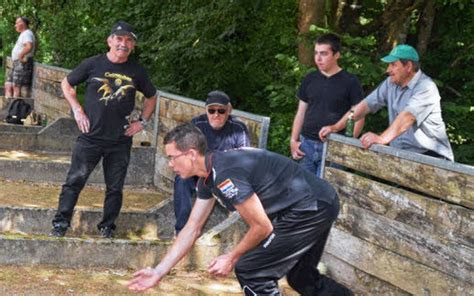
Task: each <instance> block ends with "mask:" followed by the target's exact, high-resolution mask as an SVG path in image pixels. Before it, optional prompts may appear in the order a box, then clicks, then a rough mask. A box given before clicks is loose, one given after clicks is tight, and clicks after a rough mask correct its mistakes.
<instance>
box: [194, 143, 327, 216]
mask: <svg viewBox="0 0 474 296" xmlns="http://www.w3.org/2000/svg"><path fill="white" fill-rule="evenodd" d="M206 165H207V167H206V168H207V170H208V171H209V172H210V174H209V176H208V177H207V178H200V179H199V181H198V193H197V197H198V198H201V199H209V198H212V197H213V196H215V197H216V198H217V200H218V201H219V202H220V203H221V204H222V205H223V206H224V207H226V208H227V209H228V210H230V211H235V207H234V205H238V204H241V203H242V202H244V201H245V200H246V199H248V198H249V197H251V196H252V195H253V194H254V193H255V194H256V195H257V196H258V198H259V199H260V202H261V203H262V205H263V208H264V210H265V212H266V214H267V215H268V216H271V215H274V214H277V213H279V212H281V211H284V210H286V209H289V208H292V209H293V210H301V211H305V210H313V211H314V210H317V209H318V206H317V204H318V201H323V202H326V203H328V204H332V203H333V202H334V200H335V199H336V192H335V190H334V188H333V187H332V186H331V185H330V184H329V183H328V182H326V181H325V180H323V179H320V178H315V177H314V175H313V174H312V173H311V172H309V171H307V170H305V169H303V168H302V167H301V166H299V165H298V164H297V163H296V162H294V161H292V160H290V159H289V158H287V157H284V156H282V155H279V154H276V153H273V152H270V151H267V150H263V149H257V148H241V149H235V150H229V151H224V152H221V151H215V152H213V153H210V154H207V155H206ZM295 205H296V206H297V207H298V208H297V209H295Z"/></svg>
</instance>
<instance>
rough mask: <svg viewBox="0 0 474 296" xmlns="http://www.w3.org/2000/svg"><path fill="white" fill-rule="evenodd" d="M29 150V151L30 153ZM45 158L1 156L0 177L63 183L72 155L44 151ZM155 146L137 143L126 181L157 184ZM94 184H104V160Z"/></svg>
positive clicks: (95, 174) (94, 177) (134, 183)
mask: <svg viewBox="0 0 474 296" xmlns="http://www.w3.org/2000/svg"><path fill="white" fill-rule="evenodd" d="M26 154H27V153H26ZM41 156H42V157H41V159H35V155H34V154H33V155H32V156H31V158H29V156H28V154H27V155H26V156H25V157H23V158H22V159H16V160H8V159H0V177H4V178H9V179H11V180H29V181H36V182H54V183H63V182H64V181H65V180H66V176H67V172H68V170H69V167H70V156H67V155H65V154H64V153H52V152H49V153H46V152H45V153H42V154H41ZM153 173H154V149H153V148H151V147H133V148H132V153H131V156H130V164H129V167H128V171H127V177H126V178H125V184H126V185H144V186H150V185H153ZM88 182H89V183H90V184H103V183H104V176H103V170H102V164H101V163H99V164H98V165H97V167H96V168H95V170H94V171H93V172H92V174H91V175H90V177H89V180H88Z"/></svg>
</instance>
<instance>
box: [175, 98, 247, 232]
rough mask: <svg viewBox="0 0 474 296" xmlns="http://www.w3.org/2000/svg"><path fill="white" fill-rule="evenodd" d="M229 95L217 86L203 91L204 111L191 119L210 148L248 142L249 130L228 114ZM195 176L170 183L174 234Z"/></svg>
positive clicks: (221, 148) (186, 210)
mask: <svg viewBox="0 0 474 296" xmlns="http://www.w3.org/2000/svg"><path fill="white" fill-rule="evenodd" d="M231 112H232V105H231V103H230V98H229V96H228V95H227V94H226V93H224V92H222V91H219V90H214V91H211V92H210V93H208V94H207V100H206V114H201V115H199V116H197V117H195V118H193V119H192V123H193V124H194V125H195V126H196V127H198V128H199V129H200V130H201V132H202V133H203V134H204V135H205V137H206V140H207V143H208V149H209V150H210V151H224V150H228V149H234V148H240V147H246V146H250V140H249V133H248V130H247V127H246V126H245V124H244V123H243V122H241V121H240V120H238V119H237V118H235V117H234V116H232V115H231V114H230V113H231ZM196 181H197V178H194V177H191V178H188V179H183V178H181V177H180V176H176V178H175V183H174V194H173V195H174V196H173V202H174V213H175V217H176V224H175V230H176V234H178V233H179V232H180V231H181V229H182V228H183V227H184V225H185V224H186V222H187V221H188V217H189V214H190V213H191V208H192V197H193V194H194V192H195V191H196Z"/></svg>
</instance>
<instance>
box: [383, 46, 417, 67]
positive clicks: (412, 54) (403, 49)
mask: <svg viewBox="0 0 474 296" xmlns="http://www.w3.org/2000/svg"><path fill="white" fill-rule="evenodd" d="M398 60H410V61H414V62H418V61H419V60H420V57H419V56H418V53H417V52H416V49H414V48H413V47H412V46H410V45H406V44H401V45H397V46H395V48H394V49H392V51H391V52H390V54H389V55H388V56H386V57H383V58H382V62H385V63H393V62H395V61H398Z"/></svg>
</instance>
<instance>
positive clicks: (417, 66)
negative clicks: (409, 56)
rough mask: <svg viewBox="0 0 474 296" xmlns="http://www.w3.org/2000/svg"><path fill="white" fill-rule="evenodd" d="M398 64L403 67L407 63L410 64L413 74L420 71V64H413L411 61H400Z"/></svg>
mask: <svg viewBox="0 0 474 296" xmlns="http://www.w3.org/2000/svg"><path fill="white" fill-rule="evenodd" d="M400 62H401V63H402V64H403V65H406V64H407V63H408V62H411V64H412V65H413V72H418V70H420V62H415V61H412V60H405V59H400Z"/></svg>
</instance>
